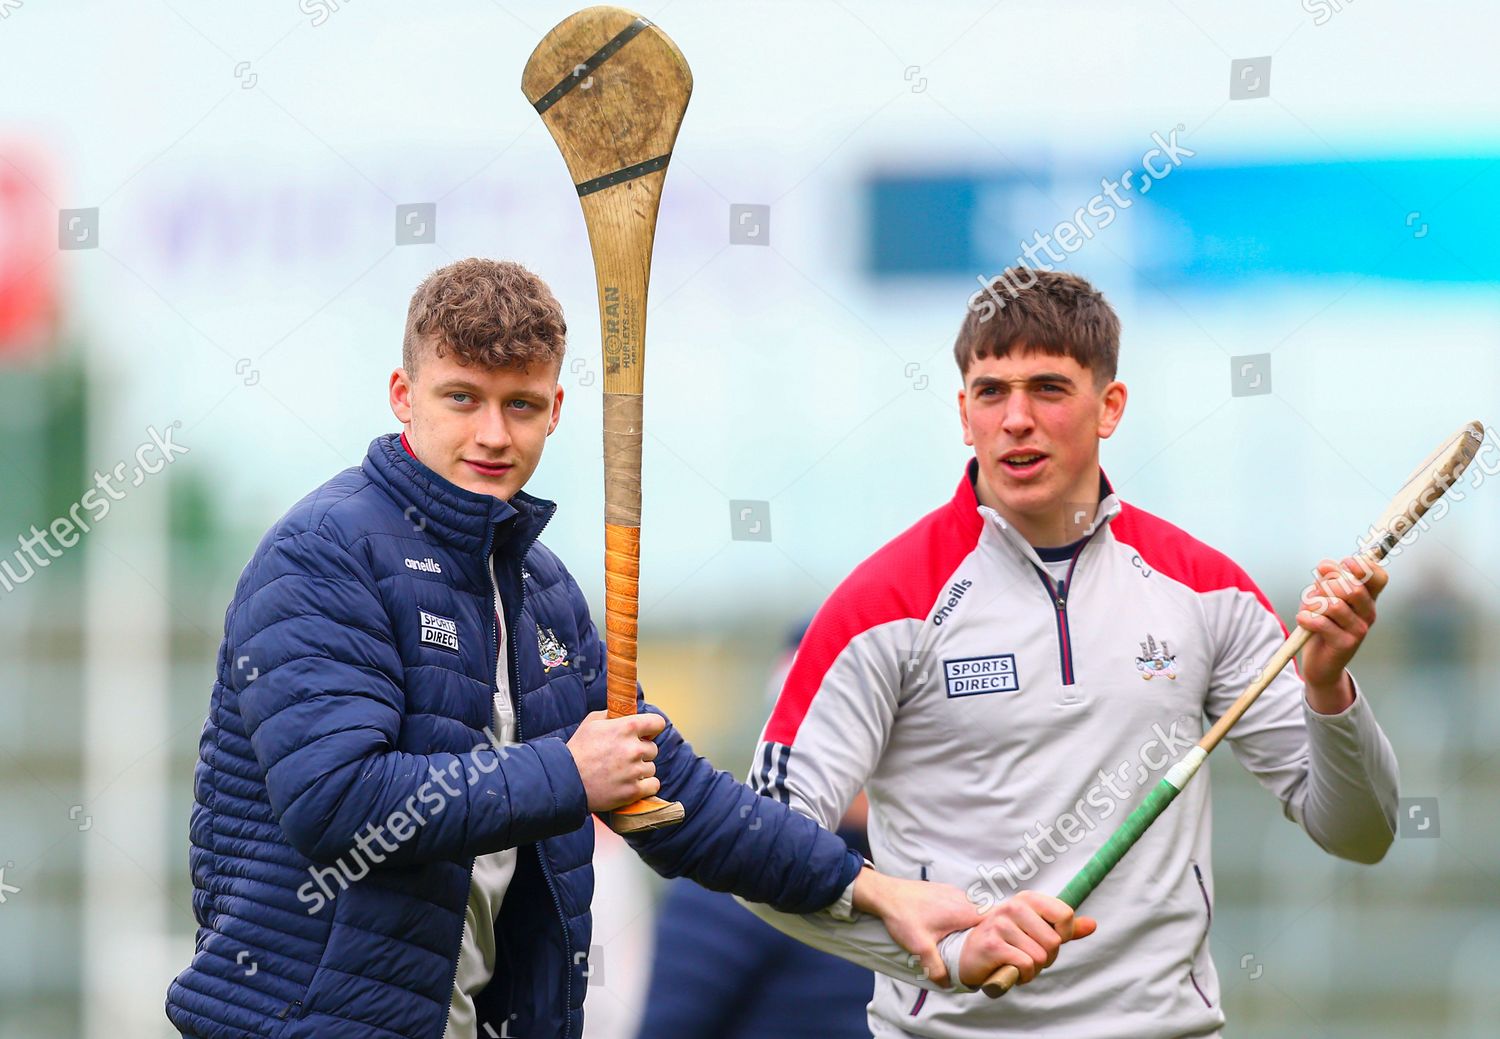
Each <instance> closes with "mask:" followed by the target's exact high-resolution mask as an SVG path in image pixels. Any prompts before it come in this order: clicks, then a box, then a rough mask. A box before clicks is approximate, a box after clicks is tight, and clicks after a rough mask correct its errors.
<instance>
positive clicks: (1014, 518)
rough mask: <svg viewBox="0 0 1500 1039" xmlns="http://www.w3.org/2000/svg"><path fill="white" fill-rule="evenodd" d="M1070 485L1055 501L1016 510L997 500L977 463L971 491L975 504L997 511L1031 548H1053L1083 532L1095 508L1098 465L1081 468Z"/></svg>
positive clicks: (1090, 520)
mask: <svg viewBox="0 0 1500 1039" xmlns="http://www.w3.org/2000/svg"><path fill="white" fill-rule="evenodd" d="M1085 474H1086V475H1082V476H1080V477H1079V478H1078V480H1077V482H1076V483H1074V485H1073V488H1072V489H1071V490H1070V491H1068V492H1067V493H1066V494H1064V495H1063V496H1062V498H1061V499H1060V500H1058V501H1055V502H1053V503H1051V504H1050V505H1048V506H1046V507H1045V508H1043V509H1042V510H1039V511H1037V512H1019V511H1017V510H1015V509H1011V508H1009V507H1008V506H1006V505H1005V504H1004V503H1003V502H1001V500H1000V497H999V495H997V494H996V493H995V491H994V489H993V488H992V487H990V485H989V482H988V481H987V480H986V479H985V477H984V467H983V466H980V467H979V472H978V475H977V476H976V477H975V480H974V495H975V497H976V498H978V499H979V504H981V505H985V506H988V507H989V508H991V509H994V510H995V511H996V512H998V513H999V514H1000V516H1001V518H1002V519H1004V520H1005V522H1007V523H1009V524H1010V525H1011V526H1012V527H1014V528H1015V530H1016V533H1018V534H1020V535H1021V536H1022V537H1023V538H1025V539H1026V541H1027V543H1028V544H1030V545H1031V546H1032V547H1033V548H1057V547H1059V546H1061V545H1067V544H1070V543H1072V542H1074V541H1077V540H1078V539H1079V538H1080V537H1082V536H1083V532H1084V531H1085V530H1087V529H1088V526H1089V524H1090V523H1092V522H1093V521H1094V516H1095V515H1096V514H1097V513H1098V511H1099V466H1098V465H1097V464H1095V465H1094V466H1092V467H1090V468H1089V469H1086V470H1085Z"/></svg>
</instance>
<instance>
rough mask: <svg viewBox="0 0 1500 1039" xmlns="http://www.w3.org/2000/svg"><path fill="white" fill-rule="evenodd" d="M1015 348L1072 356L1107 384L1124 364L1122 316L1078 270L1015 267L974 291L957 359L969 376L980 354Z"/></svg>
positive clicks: (955, 352) (957, 346)
mask: <svg viewBox="0 0 1500 1039" xmlns="http://www.w3.org/2000/svg"><path fill="white" fill-rule="evenodd" d="M1028 276H1029V278H1030V280H1027V278H1028ZM1013 349H1020V350H1023V351H1032V350H1034V351H1037V352H1038V353H1044V354H1055V355H1058V356H1062V357H1071V358H1073V360H1075V361H1077V362H1078V363H1079V364H1080V365H1082V366H1083V367H1085V368H1087V369H1089V370H1090V371H1092V372H1093V373H1094V382H1095V384H1096V385H1098V386H1103V385H1104V384H1105V383H1107V382H1110V381H1112V380H1113V379H1114V377H1115V371H1116V369H1117V368H1118V367H1119V363H1120V318H1119V316H1118V315H1117V314H1116V313H1115V311H1114V308H1113V307H1111V306H1110V305H1109V301H1107V300H1106V299H1105V298H1104V294H1103V293H1101V292H1100V291H1099V290H1097V289H1095V288H1094V287H1093V286H1092V285H1090V284H1089V283H1088V282H1087V281H1085V280H1084V279H1082V278H1080V277H1079V276H1078V275H1076V274H1068V273H1066V272H1065V271H1044V270H1033V269H1032V268H1030V267H1010V268H1007V269H1006V270H1004V271H1002V272H1001V273H1000V274H999V275H997V276H996V277H994V278H993V279H991V280H990V283H989V284H988V285H987V286H985V288H983V289H981V290H979V291H978V292H976V293H974V295H973V296H971V297H969V311H968V313H967V314H965V315H964V323H963V325H961V326H960V327H959V330H958V338H957V340H955V341H954V344H953V359H954V360H955V361H957V362H958V370H959V373H960V374H961V375H963V376H964V377H966V378H967V376H968V374H969V365H971V364H973V363H974V361H975V360H976V359H977V358H981V357H1005V356H1007V355H1009V354H1010V352H1011V350H1013Z"/></svg>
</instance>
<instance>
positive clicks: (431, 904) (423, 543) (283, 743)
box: [167, 259, 977, 1039]
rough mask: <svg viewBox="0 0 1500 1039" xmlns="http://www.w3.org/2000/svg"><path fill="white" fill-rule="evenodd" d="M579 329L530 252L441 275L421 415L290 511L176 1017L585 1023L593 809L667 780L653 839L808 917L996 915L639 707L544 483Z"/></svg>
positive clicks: (909, 930)
mask: <svg viewBox="0 0 1500 1039" xmlns="http://www.w3.org/2000/svg"><path fill="white" fill-rule="evenodd" d="M565 334H566V325H565V323H564V321H563V316H562V310H561V308H560V307H559V306H558V303H557V301H556V299H555V298H553V295H552V293H551V292H550V291H549V290H548V288H547V286H546V285H545V284H544V283H543V282H542V281H541V280H540V279H538V278H537V277H536V276H535V275H534V274H532V273H531V272H529V271H527V270H526V269H525V268H523V267H521V266H519V265H517V264H514V263H501V262H495V261H489V260H481V259H468V260H462V261H459V262H457V263H455V264H452V265H450V266H448V267H445V268H442V269H440V270H438V271H436V272H435V273H433V274H432V275H431V276H430V277H428V278H427V279H426V280H425V281H424V282H423V283H422V285H421V286H420V287H419V288H418V289H417V292H416V293H415V295H414V296H413V298H412V300H411V305H410V308H409V311H408V315H407V324H406V333H405V340H404V343H403V350H402V366H401V367H400V368H398V369H396V370H395V371H394V372H393V373H392V374H391V378H390V384H389V396H390V406H391V410H392V413H393V414H394V415H395V417H396V419H397V421H398V422H399V423H400V424H401V426H402V432H401V433H399V434H396V433H392V434H388V435H384V436H379V437H376V438H375V440H374V441H373V442H372V443H371V444H370V447H369V451H368V453H367V455H366V457H365V458H364V460H363V461H362V462H361V463H360V464H359V465H358V466H356V467H353V468H350V469H346V470H344V471H343V472H341V473H339V474H337V475H336V476H334V477H333V478H332V479H330V480H329V481H328V482H326V483H324V484H323V485H322V486H321V487H318V488H317V489H315V490H313V491H312V492H311V493H309V494H308V495H307V496H306V497H304V498H303V499H302V500H301V501H300V502H298V503H297V504H296V505H294V506H293V507H292V508H291V510H290V511H288V512H287V513H286V514H285V515H284V516H283V517H282V518H281V519H279V520H278V521H277V522H276V523H275V524H274V525H273V526H272V528H271V529H270V531H269V532H267V534H266V536H265V537H264V539H263V540H262V541H261V543H260V545H259V546H258V547H257V548H256V550H255V554H254V556H253V557H252V558H251V560H250V562H249V564H248V565H247V566H246V568H245V570H244V573H243V574H242V575H241V577H240V580H239V584H238V586H237V587H236V589H235V595H234V599H233V601H232V602H231V603H230V605H229V609H228V612H227V614H226V618H225V635H224V641H223V645H222V647H221V650H220V653H219V659H218V671H217V676H216V678H217V680H216V682H215V684H214V688H213V693H212V697H211V701H210V707H209V716H208V720H207V722H206V724H205V726H204V729H203V734H202V738H201V741H200V748H201V760H200V763H199V765H198V768H197V772H196V775H195V777H194V778H195V782H194V788H195V794H196V801H195V804H194V807H193V814H192V825H191V837H192V848H191V852H190V858H191V864H192V877H193V885H194V894H193V909H194V914H195V916H196V918H197V922H198V924H199V930H198V937H197V949H196V953H195V955H194V957H193V961H192V964H191V965H190V966H189V967H188V968H187V969H186V970H185V971H184V972H183V973H182V974H181V975H179V976H178V978H177V979H176V980H175V981H174V982H173V983H172V985H171V986H170V989H169V991H168V993H167V1016H168V1018H169V1019H170V1020H171V1022H172V1024H173V1025H174V1026H176V1028H177V1029H178V1030H179V1031H181V1032H182V1033H183V1034H185V1035H192V1036H200V1037H203V1039H238V1037H242V1036H249V1035H254V1036H265V1037H273V1039H292V1037H311V1036H316V1037H318V1039H345V1037H347V1039H354V1037H359V1039H370V1037H376V1039H442V1037H445V1036H447V1037H452V1039H471V1037H476V1036H481V1035H483V1036H525V1037H528V1039H532V1037H542V1036H566V1037H573V1039H576V1037H578V1036H579V1035H580V1034H581V1030H582V1005H583V998H584V994H585V991H586V989H587V986H588V981H587V979H588V976H589V974H590V966H589V962H588V957H589V951H590V920H589V902H590V899H591V897H592V894H593V876H592V870H591V866H590V862H591V858H592V852H593V824H592V820H591V819H590V817H589V815H590V813H591V812H598V813H607V812H609V811H610V810H612V809H614V808H617V807H620V806H622V805H625V804H628V803H631V802H633V801H635V800H636V799H637V798H640V797H642V796H646V795H650V794H655V793H658V792H660V793H661V794H662V795H663V796H665V797H668V798H671V799H673V800H676V801H681V802H682V803H683V804H684V806H685V807H686V810H687V816H686V819H685V820H684V821H683V822H682V823H680V824H679V825H677V826H674V827H670V828H666V829H662V830H658V831H654V832H648V833H642V834H635V835H631V836H630V837H629V840H630V842H631V844H632V845H633V846H634V848H635V849H636V850H637V851H638V852H639V853H640V854H641V855H642V856H643V857H644V858H645V860H646V861H647V862H648V863H650V864H651V865H652V866H653V867H654V868H656V869H657V870H659V871H660V872H662V873H663V874H666V875H678V874H683V875H687V876H691V877H693V878H694V879H695V880H697V881H698V882H699V883H701V884H703V885H705V886H707V887H711V888H716V889H719V890H730V891H733V892H735V893H736V894H739V895H742V896H744V897H746V898H750V899H754V900H756V901H758V902H766V903H769V904H771V905H774V906H776V907H777V908H779V909H782V910H785V911H788V912H797V913H807V912H814V911H825V910H829V911H831V912H835V913H839V914H840V915H843V916H849V915H852V913H853V912H855V911H862V912H873V913H875V914H877V915H879V916H881V917H882V918H883V919H884V920H885V923H886V925H887V926H888V927H889V928H890V933H891V934H892V935H893V936H895V938H896V940H898V941H900V942H901V943H902V945H903V946H904V947H907V948H910V949H912V950H913V951H914V952H917V953H919V954H921V955H923V956H924V957H925V958H926V961H927V962H928V963H929V964H930V965H931V966H932V967H933V969H934V970H938V971H940V970H941V969H942V965H941V962H940V961H939V960H938V958H937V955H936V941H937V939H938V938H940V937H941V936H942V935H943V934H945V933H947V932H948V931H951V930H952V929H953V928H954V927H960V926H966V925H968V924H969V923H972V922H973V921H974V920H975V919H977V916H976V914H975V912H974V910H973V908H972V907H971V906H970V905H969V904H968V902H967V900H966V899H965V898H964V896H963V895H962V893H961V892H959V891H957V890H955V889H951V888H940V887H937V886H935V885H924V884H920V883H913V882H910V881H906V880H896V879H892V878H888V877H884V876H882V875H880V874H878V873H875V872H874V871H873V870H871V869H869V868H867V867H865V866H864V865H863V862H862V859H861V858H860V856H859V855H857V854H854V853H853V852H851V851H850V850H849V849H848V848H847V847H846V846H845V845H844V843H843V841H841V840H839V839H838V838H837V837H835V836H834V835H833V834H831V833H829V832H827V831H826V830H824V829H821V828H819V827H818V826H817V825H815V824H814V823H813V822H812V821H811V820H809V819H807V818H806V817H805V816H803V815H800V814H798V813H796V812H793V811H791V810H790V809H788V808H787V807H786V806H784V805H781V804H777V803H775V802H772V801H769V800H767V799H765V798H762V797H758V796H756V795H755V794H754V793H753V792H752V791H751V790H749V789H748V788H747V787H745V786H743V785H741V784H739V783H737V782H735V781H734V780H733V779H732V778H731V777H730V776H729V775H728V774H727V773H723V772H717V771H715V770H714V769H713V767H712V766H710V765H709V763H708V762H707V761H705V760H703V759H702V758H700V757H698V756H696V755H695V754H694V753H693V751H692V749H691V747H689V746H688V745H687V743H685V742H684V741H683V738H682V736H681V735H680V734H679V733H678V732H677V731H676V729H674V728H673V727H672V725H671V724H670V723H669V722H668V721H667V720H666V718H665V717H663V716H662V714H661V713H660V712H659V711H657V710H656V709H654V708H652V707H651V706H649V705H648V704H646V703H645V702H644V700H643V699H642V700H641V702H640V704H639V707H640V713H639V714H637V715H636V716H634V717H626V718H617V719H610V718H608V717H607V716H606V714H605V712H604V710H603V708H604V705H605V674H604V668H605V657H604V650H603V647H602V645H601V641H600V636H599V634H598V631H597V629H596V628H595V625H594V623H593V621H592V619H591V618H590V616H589V611H588V606H587V603H586V602H585V600H584V597H583V594H582V592H581V591H580V590H579V587H578V584H577V582H575V581H574V579H573V577H572V575H570V574H569V573H568V571H567V569H566V568H565V567H564V566H563V564H562V561H561V560H560V559H558V557H557V556H556V555H554V554H553V553H552V552H550V551H548V549H547V548H546V547H545V546H543V545H542V544H541V542H540V541H538V540H537V539H538V536H539V535H540V533H541V531H542V528H543V527H545V526H546V524H547V522H548V521H549V519H550V518H551V517H552V515H553V512H554V511H555V509H556V506H555V505H554V504H553V503H552V502H549V501H544V500H542V499H540V498H537V497H534V496H532V495H530V494H527V493H526V492H525V491H524V490H523V489H522V488H523V487H524V486H525V484H526V483H527V481H528V480H529V479H530V477H531V475H532V473H533V472H535V470H536V468H537V465H538V463H539V462H540V461H541V455H542V449H543V446H544V445H545V443H546V440H547V437H548V436H549V435H550V434H551V433H552V432H553V430H555V429H556V428H557V424H558V420H559V417H560V415H561V409H562V402H563V390H562V387H560V386H559V385H558V382H557V379H558V373H559V371H560V369H561V365H562V359H563V352H564V348H565V345H564V339H565Z"/></svg>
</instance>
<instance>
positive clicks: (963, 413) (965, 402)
mask: <svg viewBox="0 0 1500 1039" xmlns="http://www.w3.org/2000/svg"><path fill="white" fill-rule="evenodd" d="M958 421H959V422H960V423H961V424H962V425H963V427H964V443H965V444H966V445H968V446H969V447H973V446H974V431H973V430H972V429H970V428H969V395H968V393H967V392H966V391H965V390H964V389H962V388H961V389H959V391H958Z"/></svg>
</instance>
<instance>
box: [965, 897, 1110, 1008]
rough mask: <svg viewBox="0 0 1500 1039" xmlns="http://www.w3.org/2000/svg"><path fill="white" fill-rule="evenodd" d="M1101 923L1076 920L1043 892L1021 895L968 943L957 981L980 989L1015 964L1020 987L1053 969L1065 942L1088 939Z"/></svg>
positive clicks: (1004, 904)
mask: <svg viewBox="0 0 1500 1039" xmlns="http://www.w3.org/2000/svg"><path fill="white" fill-rule="evenodd" d="M1098 926H1099V925H1098V923H1097V922H1096V921H1095V920H1094V918H1093V917H1091V916H1074V915H1073V910H1072V908H1071V907H1069V905H1068V904H1067V903H1066V902H1063V901H1061V900H1060V899H1056V898H1053V897H1052V896H1051V895H1044V894H1042V893H1040V892H1038V891H1019V892H1017V893H1016V894H1015V896H1014V897H1012V898H1007V899H1006V900H1005V901H1004V902H1001V903H1000V904H999V905H998V906H995V907H994V908H993V909H991V910H990V911H989V912H987V913H986V914H985V915H984V918H983V920H981V921H980V923H979V926H977V927H975V928H974V929H973V930H972V931H970V932H969V935H968V937H967V938H965V939H964V945H963V950H962V952H961V953H960V954H959V967H958V978H959V980H960V981H962V982H963V983H964V984H965V985H967V986H969V987H970V988H978V987H979V986H981V985H983V984H984V983H985V981H987V980H988V979H989V976H990V975H991V974H993V973H995V971H997V970H999V969H1000V968H1001V967H1004V966H1005V965H1006V964H1010V965H1011V966H1013V967H1015V968H1016V969H1017V970H1019V971H1020V972H1021V984H1023V985H1024V984H1025V983H1026V982H1028V981H1030V980H1031V979H1032V978H1034V977H1036V975H1037V972H1038V971H1040V970H1041V969H1042V968H1043V967H1050V966H1052V961H1053V960H1055V959H1057V950H1058V949H1060V948H1062V944H1063V942H1067V941H1072V940H1074V939H1076V938H1087V937H1088V936H1089V935H1091V934H1093V933H1094V930H1095V929H1096V928H1097V927H1098Z"/></svg>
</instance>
